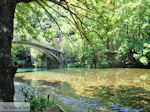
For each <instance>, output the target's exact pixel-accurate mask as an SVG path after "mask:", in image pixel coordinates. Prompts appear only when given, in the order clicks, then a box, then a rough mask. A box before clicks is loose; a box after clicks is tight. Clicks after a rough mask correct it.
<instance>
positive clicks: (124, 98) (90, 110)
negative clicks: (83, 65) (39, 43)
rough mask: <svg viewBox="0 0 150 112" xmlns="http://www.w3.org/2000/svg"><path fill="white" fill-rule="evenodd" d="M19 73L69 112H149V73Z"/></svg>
mask: <svg viewBox="0 0 150 112" xmlns="http://www.w3.org/2000/svg"><path fill="white" fill-rule="evenodd" d="M27 71H28V72H25V71H22V70H21V69H20V70H19V71H18V73H17V74H16V77H15V81H16V82H23V83H27V84H29V85H30V86H32V87H34V88H36V89H37V90H39V91H40V92H42V93H44V94H45V95H48V94H50V95H51V98H53V99H54V100H55V102H56V103H57V104H58V105H60V106H61V107H62V108H63V109H64V110H65V111H66V112H120V111H121V112H150V69H138V68H136V69H133V68H130V69H126V68H115V69H114V68H113V69H54V70H44V71H32V72H29V70H27Z"/></svg>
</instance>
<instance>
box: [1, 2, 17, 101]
mask: <svg viewBox="0 0 150 112" xmlns="http://www.w3.org/2000/svg"><path fill="white" fill-rule="evenodd" d="M15 7H16V1H15V0H0V101H4V102H13V96H14V83H13V78H14V74H15V72H16V69H17V68H16V66H15V63H13V62H12V60H11V41H12V38H13V18H14V11H15Z"/></svg>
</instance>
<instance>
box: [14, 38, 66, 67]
mask: <svg viewBox="0 0 150 112" xmlns="http://www.w3.org/2000/svg"><path fill="white" fill-rule="evenodd" d="M13 43H15V44H21V45H23V46H27V47H31V48H34V49H37V50H39V51H41V52H43V53H46V54H47V55H48V56H49V57H50V58H53V59H54V60H56V61H57V62H58V64H59V67H64V66H65V65H67V58H66V55H65V54H63V53H61V52H60V51H59V50H57V49H56V48H54V47H52V46H50V45H49V44H47V43H41V42H40V43H39V42H37V41H36V40H34V39H29V40H27V41H22V40H21V39H18V38H16V37H14V39H13Z"/></svg>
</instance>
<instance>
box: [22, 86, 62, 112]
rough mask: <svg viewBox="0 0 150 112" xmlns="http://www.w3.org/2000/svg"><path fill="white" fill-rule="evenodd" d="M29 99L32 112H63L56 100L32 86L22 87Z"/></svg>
mask: <svg viewBox="0 0 150 112" xmlns="http://www.w3.org/2000/svg"><path fill="white" fill-rule="evenodd" d="M22 92H23V94H24V96H25V97H26V99H27V101H29V102H30V108H31V112H47V111H49V112H61V111H60V109H59V108H58V107H57V106H56V105H55V103H54V100H52V99H47V98H46V97H45V96H44V95H43V94H38V93H37V92H35V90H33V89H31V88H27V87H26V88H22Z"/></svg>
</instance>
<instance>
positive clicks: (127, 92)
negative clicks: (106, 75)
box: [84, 86, 150, 112]
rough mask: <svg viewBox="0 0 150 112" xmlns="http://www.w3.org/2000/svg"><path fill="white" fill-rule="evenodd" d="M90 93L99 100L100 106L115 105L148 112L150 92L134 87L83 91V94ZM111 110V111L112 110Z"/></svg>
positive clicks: (104, 87) (96, 88)
mask: <svg viewBox="0 0 150 112" xmlns="http://www.w3.org/2000/svg"><path fill="white" fill-rule="evenodd" d="M89 92H92V93H93V94H92V95H93V97H94V98H96V99H101V100H100V101H101V102H99V103H100V104H104V105H107V106H108V105H110V103H111V105H116V103H118V104H121V107H122V106H123V107H131V108H132V109H142V111H143V112H149V111H150V91H148V90H146V89H143V88H141V87H135V86H119V87H118V88H114V87H113V86H99V87H94V86H91V87H90V88H88V89H85V90H84V94H88V93H89ZM112 110H113V109H112Z"/></svg>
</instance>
